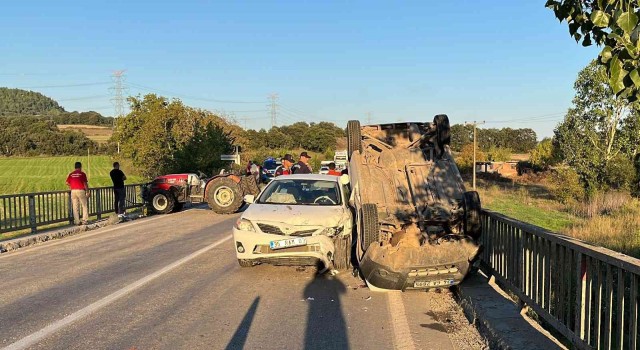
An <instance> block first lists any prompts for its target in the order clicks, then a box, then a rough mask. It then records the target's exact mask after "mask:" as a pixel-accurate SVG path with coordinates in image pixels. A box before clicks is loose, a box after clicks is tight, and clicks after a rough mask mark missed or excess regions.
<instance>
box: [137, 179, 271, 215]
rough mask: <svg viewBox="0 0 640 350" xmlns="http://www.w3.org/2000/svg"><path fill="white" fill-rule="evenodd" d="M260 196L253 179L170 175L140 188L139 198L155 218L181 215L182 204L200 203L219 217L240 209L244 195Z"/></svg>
mask: <svg viewBox="0 0 640 350" xmlns="http://www.w3.org/2000/svg"><path fill="white" fill-rule="evenodd" d="M259 192H260V189H259V188H258V184H257V183H256V179H255V178H254V177H253V176H238V175H231V174H226V175H216V176H214V177H212V178H208V179H200V177H199V176H198V175H196V174H169V175H162V176H158V177H156V178H155V179H154V180H153V181H152V182H150V183H149V184H147V186H145V187H143V190H142V198H143V199H144V200H145V202H147V203H148V205H149V207H151V210H153V211H154V212H155V213H158V214H168V213H171V212H176V211H180V210H182V207H183V206H184V204H185V203H203V202H207V203H208V204H209V207H210V208H211V209H212V210H213V211H214V212H216V213H218V214H232V213H235V212H237V211H238V210H239V209H240V207H242V205H243V204H244V196H245V195H248V194H252V195H257V194H258V193H259Z"/></svg>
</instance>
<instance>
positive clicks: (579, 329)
mask: <svg viewBox="0 0 640 350" xmlns="http://www.w3.org/2000/svg"><path fill="white" fill-rule="evenodd" d="M577 255H578V259H576V260H577V264H576V271H577V272H578V276H577V280H576V282H577V283H576V307H577V310H576V315H575V316H576V321H575V322H576V323H575V332H576V335H577V336H578V337H580V339H583V340H584V339H585V337H584V335H585V320H586V307H587V303H586V295H587V260H586V257H585V256H584V254H582V253H577Z"/></svg>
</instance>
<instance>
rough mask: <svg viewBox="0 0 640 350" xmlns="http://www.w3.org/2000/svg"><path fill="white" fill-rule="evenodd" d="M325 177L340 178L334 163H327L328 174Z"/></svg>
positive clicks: (340, 174)
mask: <svg viewBox="0 0 640 350" xmlns="http://www.w3.org/2000/svg"><path fill="white" fill-rule="evenodd" d="M327 175H333V176H342V173H341V172H339V171H337V170H336V163H329V172H328V173H327Z"/></svg>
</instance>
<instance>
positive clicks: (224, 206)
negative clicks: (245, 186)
mask: <svg viewBox="0 0 640 350" xmlns="http://www.w3.org/2000/svg"><path fill="white" fill-rule="evenodd" d="M207 188H208V190H207V203H209V208H211V209H212V210H213V211H214V212H216V213H218V214H233V213H235V212H237V211H238V210H239V209H240V207H242V204H243V203H244V199H243V198H242V190H241V189H240V185H239V184H237V183H236V182H235V181H233V180H232V179H230V178H228V177H219V178H216V179H213V180H211V183H210V184H209V185H208V186H207Z"/></svg>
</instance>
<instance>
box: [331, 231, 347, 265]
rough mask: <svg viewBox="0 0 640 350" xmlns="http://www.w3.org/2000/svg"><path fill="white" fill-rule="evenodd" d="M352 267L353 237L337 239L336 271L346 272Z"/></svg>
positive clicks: (334, 258) (334, 263)
mask: <svg viewBox="0 0 640 350" xmlns="http://www.w3.org/2000/svg"><path fill="white" fill-rule="evenodd" d="M350 265H351V235H349V236H346V237H336V240H335V243H334V254H333V266H334V267H335V268H336V270H346V269H348V268H349V266H350Z"/></svg>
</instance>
